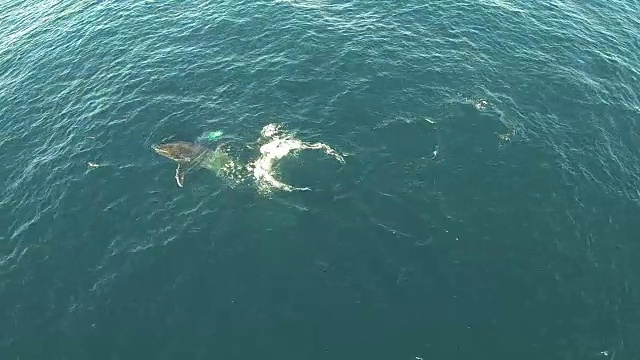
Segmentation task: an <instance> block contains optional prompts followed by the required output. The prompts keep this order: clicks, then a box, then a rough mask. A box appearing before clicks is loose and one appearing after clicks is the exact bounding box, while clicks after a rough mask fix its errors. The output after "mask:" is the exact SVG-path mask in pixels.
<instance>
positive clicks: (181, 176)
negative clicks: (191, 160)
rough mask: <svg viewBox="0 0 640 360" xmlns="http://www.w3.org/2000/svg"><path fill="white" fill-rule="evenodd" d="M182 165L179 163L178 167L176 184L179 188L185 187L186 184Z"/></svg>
mask: <svg viewBox="0 0 640 360" xmlns="http://www.w3.org/2000/svg"><path fill="white" fill-rule="evenodd" d="M181 165H182V164H180V163H178V167H177V168H176V183H178V186H180V187H183V186H182V185H183V184H184V170H182V167H181Z"/></svg>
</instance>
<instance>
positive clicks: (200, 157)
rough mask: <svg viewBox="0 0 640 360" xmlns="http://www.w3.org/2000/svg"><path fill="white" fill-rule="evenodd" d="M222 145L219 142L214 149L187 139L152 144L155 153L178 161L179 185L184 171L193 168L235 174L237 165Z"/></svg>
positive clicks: (181, 184)
mask: <svg viewBox="0 0 640 360" xmlns="http://www.w3.org/2000/svg"><path fill="white" fill-rule="evenodd" d="M223 147H224V144H221V145H219V146H218V147H217V148H216V149H210V148H207V147H205V146H202V145H199V144H196V143H192V142H187V141H176V142H171V143H165V144H159V145H154V146H152V148H153V150H154V151H155V152H156V153H157V154H159V155H161V156H163V157H166V158H168V159H170V160H173V161H175V162H177V163H178V167H177V168H176V175H175V179H176V183H177V184H178V186H180V187H183V185H184V175H185V172H186V171H187V170H190V169H193V168H205V169H209V170H213V171H215V172H216V173H217V174H218V175H221V176H227V177H230V178H233V177H234V175H237V174H236V173H235V172H236V171H235V170H237V169H238V165H237V164H236V162H235V161H234V160H233V159H232V158H231V156H230V155H229V154H228V153H227V152H225V151H224V149H223Z"/></svg>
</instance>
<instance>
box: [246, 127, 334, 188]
mask: <svg viewBox="0 0 640 360" xmlns="http://www.w3.org/2000/svg"><path fill="white" fill-rule="evenodd" d="M260 134H261V136H262V140H264V141H267V142H266V143H265V144H263V145H262V146H261V147H260V156H259V157H258V158H257V159H256V160H254V161H253V162H251V163H250V164H249V165H248V168H249V170H250V171H251V172H252V173H253V176H254V177H255V181H256V184H257V185H258V190H259V191H261V192H270V191H272V190H273V189H277V190H283V191H304V190H310V189H309V188H308V187H295V186H291V185H289V184H286V183H284V182H282V181H280V180H278V179H277V178H276V177H275V175H274V174H275V173H276V172H277V165H278V162H279V161H280V160H281V159H282V158H284V157H286V156H288V155H290V154H294V153H296V152H297V151H300V150H323V151H324V152H325V153H327V155H330V156H332V157H334V158H335V159H336V160H337V161H339V162H340V163H342V164H344V158H343V157H342V155H340V154H339V153H338V152H337V151H335V150H333V149H332V148H331V147H329V146H328V145H325V144H323V143H306V142H303V141H301V140H300V139H297V138H295V137H294V136H293V135H291V134H288V133H286V132H284V131H283V130H282V128H281V127H280V126H279V125H278V124H269V125H266V126H265V127H263V128H262V131H261V132H260Z"/></svg>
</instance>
